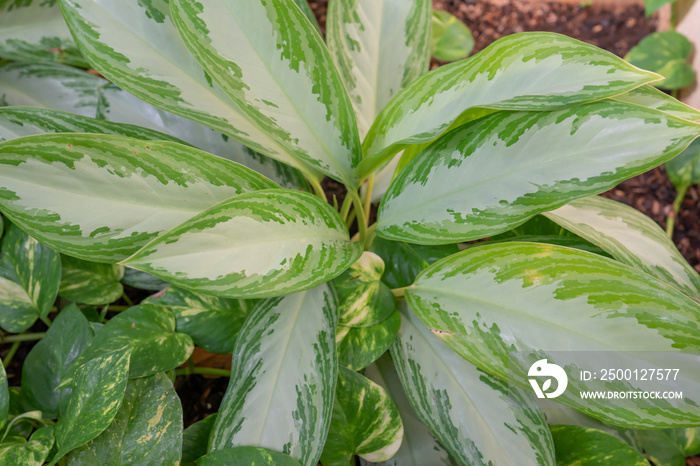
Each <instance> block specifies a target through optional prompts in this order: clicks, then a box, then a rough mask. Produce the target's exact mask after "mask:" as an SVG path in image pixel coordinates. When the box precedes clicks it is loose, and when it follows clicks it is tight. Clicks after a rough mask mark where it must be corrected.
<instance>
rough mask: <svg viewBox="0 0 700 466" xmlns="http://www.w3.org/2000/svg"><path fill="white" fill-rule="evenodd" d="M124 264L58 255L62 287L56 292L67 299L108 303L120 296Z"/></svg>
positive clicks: (91, 302) (122, 290) (86, 302)
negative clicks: (101, 262)
mask: <svg viewBox="0 0 700 466" xmlns="http://www.w3.org/2000/svg"><path fill="white" fill-rule="evenodd" d="M123 277H124V267H123V266H121V265H115V264H99V263H97V262H88V261H84V260H80V259H76V258H74V257H70V256H61V287H60V288H59V289H58V295H59V296H60V297H62V298H64V299H67V300H69V301H74V302H76V303H85V304H92V305H99V304H109V303H113V302H114V301H116V300H118V299H119V298H121V296H122V294H124V287H123V286H122V284H121V283H120V281H121V279H122V278H123Z"/></svg>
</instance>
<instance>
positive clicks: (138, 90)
mask: <svg viewBox="0 0 700 466" xmlns="http://www.w3.org/2000/svg"><path fill="white" fill-rule="evenodd" d="M59 3H60V5H61V9H62V10H63V13H64V16H65V18H66V22H67V23H68V26H69V27H70V29H71V31H72V32H73V35H74V37H75V40H76V43H77V44H78V46H79V47H80V49H81V51H82V52H83V54H84V55H85V57H86V58H87V60H88V61H89V62H90V63H91V64H92V65H93V66H94V67H95V68H96V69H97V70H98V71H99V72H100V73H101V74H102V75H103V76H105V77H107V79H109V80H110V81H112V82H113V83H115V84H117V85H119V87H121V88H123V89H125V90H126V91H128V92H130V93H131V94H133V95H134V96H136V97H138V98H139V99H141V100H144V101H145V102H148V103H149V104H151V105H154V106H156V107H159V108H162V109H164V110H166V111H168V112H171V113H173V114H175V115H179V116H181V117H185V118H188V119H190V120H193V121H196V122H197V123H201V124H203V125H206V126H209V127H211V128H213V129H215V130H217V131H218V132H220V133H223V134H226V135H228V136H230V137H233V138H235V139H237V140H239V141H241V142H243V143H244V144H245V145H246V146H248V147H250V148H252V149H253V150H255V151H257V152H260V153H263V154H265V155H269V156H272V157H275V158H277V159H278V160H281V161H282V162H284V163H287V164H292V165H295V166H297V167H299V168H303V165H301V164H299V163H298V162H297V161H296V160H295V159H294V157H292V156H290V155H289V154H288V153H287V152H286V150H285V149H284V148H282V147H281V146H280V145H279V144H278V143H277V142H276V141H275V140H274V139H272V138H270V136H268V135H267V134H266V133H265V132H264V131H262V130H261V129H260V128H259V127H257V126H256V125H255V124H252V123H250V122H249V121H248V120H247V118H246V116H245V113H243V111H242V110H241V109H240V108H239V107H238V105H237V104H235V103H234V102H233V101H232V100H231V99H229V98H228V97H227V96H226V94H225V93H224V92H223V91H222V90H221V88H220V87H219V86H217V85H215V84H214V83H212V82H211V78H210V77H209V75H208V74H207V73H206V72H205V71H204V70H203V69H202V67H201V66H200V65H199V64H198V63H197V61H196V60H195V59H194V57H192V54H190V52H189V50H188V49H187V47H185V44H184V43H183V41H182V39H181V38H180V35H179V34H178V31H177V29H176V27H175V25H174V24H173V21H172V18H171V16H170V10H169V6H168V4H169V2H168V0H149V1H148V2H144V1H141V0H123V1H120V2H119V3H118V4H117V3H109V2H108V3H104V2H100V1H96V0H61V1H60V2H59ZM229 24H232V23H229Z"/></svg>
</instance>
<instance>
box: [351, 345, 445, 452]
mask: <svg viewBox="0 0 700 466" xmlns="http://www.w3.org/2000/svg"><path fill="white" fill-rule="evenodd" d="M365 375H366V376H367V377H368V378H369V379H371V380H372V381H374V382H376V383H377V384H378V385H380V386H381V387H382V388H384V390H386V391H387V393H388V394H389V396H390V397H391V399H392V400H394V402H395V403H396V406H397V408H398V409H399V414H401V420H402V422H403V426H404V430H403V440H402V441H401V447H400V448H399V450H398V451H397V452H396V455H394V456H393V457H392V458H391V459H388V460H387V461H385V462H384V464H386V466H425V465H432V466H457V462H456V461H455V460H454V459H453V458H452V457H451V456H450V455H449V454H448V453H447V452H446V451H445V449H444V448H443V447H442V445H440V444H439V443H438V441H437V440H436V439H435V437H434V436H433V434H431V433H430V431H429V430H428V428H427V427H426V426H425V424H423V422H422V421H421V420H420V419H419V418H418V415H417V414H416V412H415V411H414V410H413V408H412V407H411V403H410V402H409V401H408V398H407V397H406V394H405V393H404V390H403V387H401V381H400V380H399V375H398V374H397V372H396V368H395V367H394V363H393V362H392V361H391V358H390V357H389V355H388V353H387V354H386V355H385V356H383V357H382V358H380V359H379V360H377V361H376V362H375V363H374V364H373V365H371V366H369V367H368V368H367V369H366V370H365ZM362 465H363V466H371V465H370V464H369V463H367V462H365V461H362Z"/></svg>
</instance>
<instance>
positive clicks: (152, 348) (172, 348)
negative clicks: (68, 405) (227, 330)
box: [64, 303, 194, 384]
mask: <svg viewBox="0 0 700 466" xmlns="http://www.w3.org/2000/svg"><path fill="white" fill-rule="evenodd" d="M125 349H130V350H131V363H130V370H129V377H130V378H132V379H133V378H137V377H146V376H148V375H152V374H157V373H158V372H164V371H169V370H171V369H174V368H176V367H178V366H179V365H181V364H183V363H184V362H185V361H187V358H189V357H190V355H191V354H192V351H193V350H194V343H193V342H192V339H191V338H190V337H189V335H185V334H183V333H175V317H174V316H173V315H172V313H171V312H170V311H168V309H167V308H165V307H163V306H158V305H155V304H148V303H145V304H140V305H138V306H134V307H131V308H129V309H127V310H126V311H124V312H122V313H120V314H118V315H116V316H114V317H113V318H111V319H110V320H109V321H108V322H107V323H106V324H105V326H104V327H102V329H101V330H100V332H99V333H98V334H97V335H95V336H94V337H93V338H92V340H90V344H89V345H88V347H87V348H86V349H85V351H83V352H82V353H81V354H80V356H78V358H77V359H76V360H75V361H74V362H73V364H72V370H71V371H70V372H69V373H72V372H73V370H75V368H77V367H78V366H80V365H82V364H84V363H85V362H86V361H90V360H91V359H94V358H96V357H99V355H101V354H105V353H111V352H115V351H122V350H125ZM65 383H66V382H64V384H65Z"/></svg>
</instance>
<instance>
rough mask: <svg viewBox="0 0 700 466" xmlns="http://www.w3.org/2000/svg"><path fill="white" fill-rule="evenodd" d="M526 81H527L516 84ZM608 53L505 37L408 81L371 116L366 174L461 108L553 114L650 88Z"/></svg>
mask: <svg viewBox="0 0 700 466" xmlns="http://www.w3.org/2000/svg"><path fill="white" fill-rule="evenodd" d="M523 76H527V79H523ZM659 78H660V77H659V76H657V75H655V74H652V73H648V72H645V71H641V70H638V69H637V68H635V67H633V66H631V65H629V64H628V63H625V62H624V61H623V60H621V59H620V58H618V57H616V56H615V55H613V54H612V53H609V52H606V51H603V50H601V49H599V48H597V47H594V46H592V45H588V44H584V43H583V42H579V41H577V40H574V39H571V38H569V37H566V36H561V35H558V34H552V33H546V32H532V33H520V34H513V35H510V36H507V37H504V38H502V39H499V40H498V41H496V42H494V43H493V44H491V45H490V46H489V47H487V48H486V49H484V50H483V51H481V52H480V53H478V54H476V55H475V56H473V57H471V58H469V59H468V60H465V61H461V62H458V63H453V64H451V65H447V66H442V67H440V68H438V69H437V70H434V71H432V72H430V73H428V74H427V75H425V76H423V77H422V78H420V79H418V80H416V81H415V82H413V84H411V85H410V86H409V87H408V88H406V89H405V90H404V91H403V92H401V93H400V94H399V95H398V96H397V97H396V98H395V99H394V100H393V101H392V102H391V103H390V104H389V105H387V106H386V107H385V108H384V110H383V111H382V112H381V114H380V115H379V116H378V117H377V120H376V121H375V123H374V125H373V126H372V129H371V130H370V132H369V134H368V135H367V138H366V139H365V141H364V143H363V148H364V152H365V153H366V154H367V156H368V157H369V158H366V159H365V160H364V161H363V163H362V165H361V166H360V167H358V170H357V171H358V172H359V173H362V174H364V173H368V172H370V171H371V170H373V169H374V167H376V166H379V165H381V163H382V162H383V161H384V160H386V158H387V157H388V156H389V155H391V154H394V153H396V152H398V151H399V150H400V149H401V148H403V147H405V146H406V145H409V144H420V143H424V142H429V141H432V140H433V139H435V138H437V137H438V136H440V135H441V134H442V133H444V132H445V131H446V130H447V129H448V128H449V127H450V125H452V123H453V122H454V121H455V120H457V119H458V118H460V116H461V115H462V114H463V113H465V112H466V111H467V110H469V109H476V108H477V107H481V108H489V109H502V110H527V111H530V110H538V111H539V110H554V109H559V108H563V107H569V106H572V105H577V104H581V103H584V102H591V101H594V100H599V99H603V98H605V97H611V96H614V95H617V94H622V93H623V92H626V91H629V90H631V89H634V88H635V87H639V86H641V85H643V84H646V83H649V82H653V81H657V80H658V79H659Z"/></svg>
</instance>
